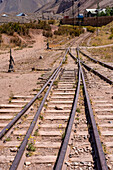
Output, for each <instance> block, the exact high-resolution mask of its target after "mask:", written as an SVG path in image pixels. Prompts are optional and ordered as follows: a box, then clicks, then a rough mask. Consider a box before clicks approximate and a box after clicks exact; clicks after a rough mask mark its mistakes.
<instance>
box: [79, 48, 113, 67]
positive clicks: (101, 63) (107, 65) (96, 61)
mask: <svg viewBox="0 0 113 170" xmlns="http://www.w3.org/2000/svg"><path fill="white" fill-rule="evenodd" d="M79 51H80V53H81V54H82V55H84V56H85V57H87V58H89V59H90V60H92V61H93V62H95V63H99V64H100V65H102V66H104V67H106V68H109V69H111V70H113V66H111V65H109V64H106V63H104V62H101V61H99V60H96V59H94V58H92V57H90V56H88V55H87V54H85V53H83V52H82V51H81V50H80V49H79Z"/></svg>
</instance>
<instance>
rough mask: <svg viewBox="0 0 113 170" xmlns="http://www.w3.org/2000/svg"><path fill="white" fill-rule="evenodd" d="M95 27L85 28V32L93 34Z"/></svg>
mask: <svg viewBox="0 0 113 170" xmlns="http://www.w3.org/2000/svg"><path fill="white" fill-rule="evenodd" d="M95 30H96V29H95V27H92V26H87V31H88V32H92V33H94V32H95Z"/></svg>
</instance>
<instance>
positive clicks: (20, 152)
mask: <svg viewBox="0 0 113 170" xmlns="http://www.w3.org/2000/svg"><path fill="white" fill-rule="evenodd" d="M60 70H61V68H59V69H58V70H57V73H56V75H55V76H54V78H53V80H52V82H51V84H50V86H49V88H48V90H47V92H46V94H45V96H44V98H43V100H42V102H41V104H40V106H39V108H38V111H37V112H36V114H35V117H34V119H33V121H32V123H31V125H30V127H29V129H28V131H27V134H26V136H25V138H24V140H23V142H22V144H21V146H20V148H19V150H18V152H17V155H16V157H15V159H14V161H13V163H12V165H11V167H10V170H16V169H17V168H18V165H19V162H20V160H21V158H22V155H23V153H24V150H25V148H26V145H27V143H28V141H29V138H30V135H31V134H32V132H33V129H34V127H35V125H36V122H37V120H38V117H39V115H40V112H41V111H42V108H43V106H44V103H45V101H46V99H47V96H48V94H49V92H50V90H51V88H52V85H53V82H54V81H55V79H56V77H57V75H58V73H59V72H60Z"/></svg>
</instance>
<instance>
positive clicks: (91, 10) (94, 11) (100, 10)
mask: <svg viewBox="0 0 113 170" xmlns="http://www.w3.org/2000/svg"><path fill="white" fill-rule="evenodd" d="M86 11H87V12H91V13H92V14H96V13H97V9H86ZM98 11H99V12H106V9H98Z"/></svg>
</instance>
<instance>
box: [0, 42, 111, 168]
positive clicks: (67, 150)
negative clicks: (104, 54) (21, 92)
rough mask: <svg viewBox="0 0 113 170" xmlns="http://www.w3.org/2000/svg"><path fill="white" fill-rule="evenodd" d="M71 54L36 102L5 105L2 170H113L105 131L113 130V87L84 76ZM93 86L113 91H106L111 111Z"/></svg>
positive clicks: (26, 98)
mask: <svg viewBox="0 0 113 170" xmlns="http://www.w3.org/2000/svg"><path fill="white" fill-rule="evenodd" d="M80 41H81V40H80ZM68 51H69V48H68V49H67V50H66V53H65V55H64V57H63V60H62V62H61V63H60V65H59V66H58V67H57V68H56V69H55V70H54V72H53V74H52V75H51V76H50V77H49V79H48V80H47V83H45V81H44V80H43V84H44V85H43V84H42V89H41V90H40V91H39V92H38V94H36V96H35V97H34V98H33V99H32V96H31V95H30V96H14V98H13V100H12V101H11V103H10V104H8V105H7V106H2V105H1V109H0V110H1V111H0V114H1V118H0V128H1V132H0V139H1V141H0V168H1V169H3V170H6V169H10V170H16V169H19V170H21V169H24V170H26V169H34V170H35V169H48V170H49V169H54V170H60V169H81V170H82V169H83V170H86V169H88V170H91V169H99V170H100V169H102V170H107V169H108V168H109V169H110V168H111V169H112V147H111V146H112V142H110V141H111V139H112V131H110V133H109V131H108V130H107V131H106V132H105V133H104V131H103V130H102V131H101V129H104V128H106V127H107V128H108V129H109V128H112V125H111V124H112V123H111V122H112V113H111V112H112V109H110V108H109V107H112V100H111V103H109V101H110V99H112V96H111V93H110V91H111V88H112V86H111V85H108V84H107V83H106V82H105V81H103V80H101V79H100V78H99V77H97V75H96V76H95V75H93V74H92V73H91V72H89V71H87V70H85V71H83V70H82V66H81V64H82V65H84V63H83V62H81V61H80V60H79V57H78V59H77V61H78V64H75V61H74V60H75V59H76V58H75V57H74V55H75V51H73V52H72V53H73V54H71V56H72V57H73V59H74V60H73V59H72V58H70V56H69V55H68ZM78 55H79V53H78ZM95 77H96V78H95ZM85 80H86V81H87V83H88V85H87V87H86V83H85ZM94 80H98V82H99V83H100V84H99V85H100V86H101V84H102V83H103V84H104V86H102V87H103V90H105V89H106V90H108V86H109V90H108V91H104V93H105V94H106V95H105V96H104V97H106V96H107V99H108V103H106V105H105V106H106V107H107V108H108V110H106V108H104V109H103V108H102V106H103V105H101V104H102V103H105V102H106V100H104V99H105V98H104V97H103V98H101V97H102V96H101V95H99V96H98V94H103V92H102V91H101V89H100V88H99V85H98V86H96V87H95V84H93V83H95V81H94ZM111 81H112V80H111ZM41 83H42V82H41ZM96 83H97V82H96ZM91 88H93V91H92V90H91ZM97 90H98V93H97ZM88 93H89V95H88ZM108 94H109V95H108ZM100 96H101V97H100ZM99 98H100V101H99ZM16 99H21V100H16ZM94 99H95V100H94ZM39 100H40V102H39ZM93 101H94V102H93ZM18 103H19V104H18ZM27 103H28V104H27ZM95 103H96V104H95ZM110 104H111V105H110ZM5 107H7V108H8V109H9V110H8V109H7V111H6V109H3V108H5ZM10 108H13V110H12V109H10ZM17 108H18V109H17ZM101 108H102V109H103V110H102V109H101ZM21 109H22V110H21ZM104 112H105V113H106V112H107V116H106V114H103V113H104ZM16 113H17V114H16ZM93 114H94V115H95V116H94V115H93ZM13 118H14V119H13ZM106 119H110V120H108V121H109V122H110V123H109V122H106ZM95 120H96V121H95ZM103 120H105V122H106V124H104V121H103ZM104 125H105V126H104ZM109 134H110V135H109ZM106 136H107V137H108V136H110V138H109V139H110V140H109V141H107V140H108V138H106ZM101 144H102V145H101Z"/></svg>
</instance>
